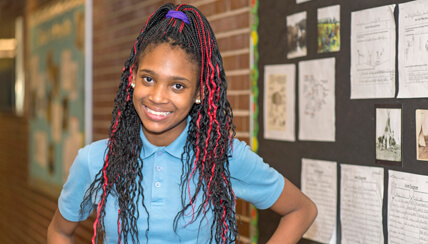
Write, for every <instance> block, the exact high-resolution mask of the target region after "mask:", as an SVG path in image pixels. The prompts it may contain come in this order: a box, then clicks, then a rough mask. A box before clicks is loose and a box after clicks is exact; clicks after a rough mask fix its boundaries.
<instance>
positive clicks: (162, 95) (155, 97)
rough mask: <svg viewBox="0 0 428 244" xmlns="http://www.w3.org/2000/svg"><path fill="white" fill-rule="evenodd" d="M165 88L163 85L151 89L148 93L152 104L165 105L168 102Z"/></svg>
mask: <svg viewBox="0 0 428 244" xmlns="http://www.w3.org/2000/svg"><path fill="white" fill-rule="evenodd" d="M167 88H168V87H166V86H165V85H163V84H156V85H154V86H153V87H152V91H151V93H150V97H149V98H150V100H151V101H152V102H153V103H166V102H167V101H168V97H167V96H168V92H167Z"/></svg>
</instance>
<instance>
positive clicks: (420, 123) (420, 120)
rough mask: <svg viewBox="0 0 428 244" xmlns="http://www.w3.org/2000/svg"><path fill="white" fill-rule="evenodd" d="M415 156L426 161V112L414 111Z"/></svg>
mask: <svg viewBox="0 0 428 244" xmlns="http://www.w3.org/2000/svg"><path fill="white" fill-rule="evenodd" d="M416 147H417V148H416V155H417V159H418V160H423V161H428V110H427V109H416Z"/></svg>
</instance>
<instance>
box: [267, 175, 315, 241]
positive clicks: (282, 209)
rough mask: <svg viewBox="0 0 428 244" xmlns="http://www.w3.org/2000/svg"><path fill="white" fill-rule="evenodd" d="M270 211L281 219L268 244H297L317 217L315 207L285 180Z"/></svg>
mask: <svg viewBox="0 0 428 244" xmlns="http://www.w3.org/2000/svg"><path fill="white" fill-rule="evenodd" d="M270 209H272V210H273V211H274V212H276V213H278V214H280V215H281V216H282V217H281V220H280V222H279V225H278V227H277V229H276V231H275V232H274V233H273V235H272V237H271V238H270V240H269V241H268V244H274V243H287V244H291V243H297V242H298V241H299V240H300V238H301V237H302V236H303V234H304V233H305V232H306V230H308V228H309V226H311V224H312V222H313V221H314V219H315V217H316V216H317V207H316V205H315V204H314V203H313V202H312V201H311V200H310V199H309V198H308V197H307V196H306V195H305V194H303V193H302V192H301V191H300V190H299V189H298V188H297V187H296V186H294V185H293V183H291V182H290V181H289V180H287V179H285V184H284V189H283V190H282V193H281V195H280V196H279V198H278V200H277V201H276V202H275V203H274V204H273V205H272V207H271V208H270Z"/></svg>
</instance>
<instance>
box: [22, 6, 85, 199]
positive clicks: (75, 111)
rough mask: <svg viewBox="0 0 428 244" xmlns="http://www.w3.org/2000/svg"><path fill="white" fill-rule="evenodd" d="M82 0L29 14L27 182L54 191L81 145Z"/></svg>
mask: <svg viewBox="0 0 428 244" xmlns="http://www.w3.org/2000/svg"><path fill="white" fill-rule="evenodd" d="M84 5H85V3H84V0H68V1H60V2H58V3H55V4H53V5H50V6H48V7H46V8H44V9H41V10H38V11H37V12H34V13H32V14H30V16H29V19H28V26H29V28H28V36H29V39H30V41H29V57H30V78H29V81H30V89H29V90H30V92H29V93H30V99H31V102H30V107H29V111H30V117H29V123H30V147H29V149H30V152H29V155H30V157H29V161H30V162H29V164H30V167H29V170H30V179H29V180H30V184H31V185H32V186H33V187H36V188H38V189H40V190H42V191H44V192H45V193H47V194H50V195H54V196H56V195H57V194H58V193H59V190H60V189H61V187H62V185H63V183H64V181H65V180H66V179H67V176H68V170H69V168H70V166H71V164H72V163H73V161H74V158H75V157H76V155H77V151H78V149H79V148H81V147H82V146H83V145H84V27H85V25H84V23H85V20H84V16H85V12H84Z"/></svg>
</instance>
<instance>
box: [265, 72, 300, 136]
mask: <svg viewBox="0 0 428 244" xmlns="http://www.w3.org/2000/svg"><path fill="white" fill-rule="evenodd" d="M264 80H265V81H264V82H265V87H264V137H265V139H274V140H284V141H295V140H296V137H295V129H294V128H295V122H294V121H295V100H296V98H295V97H296V96H295V82H296V65H294V64H285V65H267V66H265V74H264Z"/></svg>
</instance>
